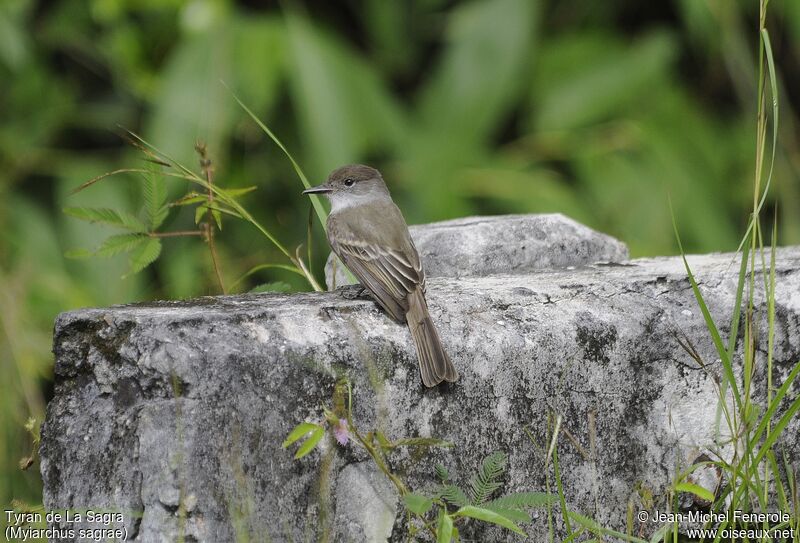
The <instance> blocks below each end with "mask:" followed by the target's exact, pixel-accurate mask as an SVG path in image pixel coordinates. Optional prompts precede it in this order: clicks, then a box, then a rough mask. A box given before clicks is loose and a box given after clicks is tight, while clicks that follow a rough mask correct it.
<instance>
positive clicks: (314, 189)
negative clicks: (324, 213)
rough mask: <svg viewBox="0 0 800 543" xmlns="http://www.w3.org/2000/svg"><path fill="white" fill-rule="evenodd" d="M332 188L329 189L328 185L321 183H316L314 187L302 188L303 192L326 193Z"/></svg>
mask: <svg viewBox="0 0 800 543" xmlns="http://www.w3.org/2000/svg"><path fill="white" fill-rule="evenodd" d="M332 190H333V189H331V188H330V187H329V186H328V185H326V184H324V183H323V184H322V185H317V186H316V187H311V188H310V189H306V190H304V191H303V194H327V193H329V192H331V191H332Z"/></svg>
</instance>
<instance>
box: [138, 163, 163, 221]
mask: <svg viewBox="0 0 800 543" xmlns="http://www.w3.org/2000/svg"><path fill="white" fill-rule="evenodd" d="M142 194H143V196H144V210H145V213H146V215H147V223H148V225H149V226H150V229H151V230H155V229H156V228H158V227H159V226H161V224H162V223H163V222H164V219H166V218H167V214H168V213H169V208H168V207H167V205H166V203H167V184H166V182H165V181H164V176H163V175H160V174H159V172H158V171H156V170H151V171H149V172H147V173H146V174H144V184H143V186H142Z"/></svg>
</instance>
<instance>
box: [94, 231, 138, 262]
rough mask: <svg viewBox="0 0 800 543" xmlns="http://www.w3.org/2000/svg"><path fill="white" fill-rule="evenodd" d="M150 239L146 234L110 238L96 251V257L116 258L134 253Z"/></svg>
mask: <svg viewBox="0 0 800 543" xmlns="http://www.w3.org/2000/svg"><path fill="white" fill-rule="evenodd" d="M148 239H150V238H149V237H148V236H147V235H146V234H117V235H115V236H109V237H107V238H106V239H105V241H103V243H102V245H100V247H99V248H98V249H97V251H95V253H94V255H95V256H106V257H108V256H114V255H117V254H119V253H126V252H129V251H133V250H134V249H136V248H137V247H139V246H140V245H142V244H143V243H145V242H146V241H147V240H148Z"/></svg>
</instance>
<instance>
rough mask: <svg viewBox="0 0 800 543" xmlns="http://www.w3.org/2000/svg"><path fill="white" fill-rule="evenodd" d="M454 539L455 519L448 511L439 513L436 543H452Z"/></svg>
mask: <svg viewBox="0 0 800 543" xmlns="http://www.w3.org/2000/svg"><path fill="white" fill-rule="evenodd" d="M452 539H453V519H452V517H451V516H450V515H448V514H447V513H446V512H444V511H441V512H440V513H439V524H438V525H437V526H436V543H450V541H451V540H452Z"/></svg>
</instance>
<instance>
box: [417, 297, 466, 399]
mask: <svg viewBox="0 0 800 543" xmlns="http://www.w3.org/2000/svg"><path fill="white" fill-rule="evenodd" d="M406 319H407V320H408V329H409V330H410V331H411V337H412V338H413V340H414V345H415V346H416V347H417V357H418V358H419V371H420V373H421V374H422V382H423V383H425V386H427V387H433V386H436V385H438V384H439V383H441V382H442V381H451V382H452V381H455V380H456V379H458V372H457V371H456V368H455V367H454V366H453V363H452V362H451V361H450V357H449V356H447V353H446V352H445V350H444V347H442V341H441V340H440V339H439V333H438V332H437V331H436V327H435V326H434V325H433V321H432V320H431V316H430V315H429V314H428V304H427V302H426V301H425V295H424V294H423V292H422V289H421V288H417V289H415V290H414V291H413V292H411V293H410V294H409V295H408V313H406Z"/></svg>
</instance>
